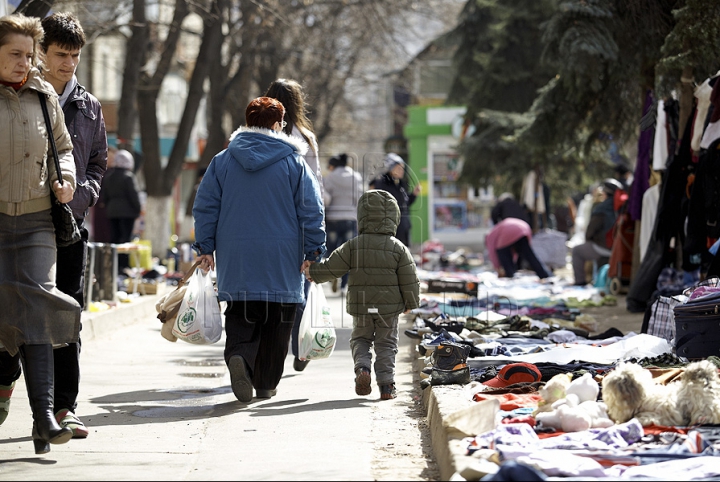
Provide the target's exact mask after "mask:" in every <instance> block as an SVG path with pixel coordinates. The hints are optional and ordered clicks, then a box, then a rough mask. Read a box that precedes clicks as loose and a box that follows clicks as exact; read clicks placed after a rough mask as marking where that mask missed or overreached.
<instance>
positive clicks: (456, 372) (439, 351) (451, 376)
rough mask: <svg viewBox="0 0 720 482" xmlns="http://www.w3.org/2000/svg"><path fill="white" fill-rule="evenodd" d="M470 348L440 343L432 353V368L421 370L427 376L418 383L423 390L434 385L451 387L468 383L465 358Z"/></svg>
mask: <svg viewBox="0 0 720 482" xmlns="http://www.w3.org/2000/svg"><path fill="white" fill-rule="evenodd" d="M470 351H471V347H470V346H468V345H467V344H464V343H455V342H442V343H440V344H439V345H438V346H437V348H435V350H434V351H433V352H432V355H431V358H432V366H431V367H425V368H423V370H422V372H423V373H424V374H426V375H429V376H428V377H427V378H424V379H423V380H421V381H420V386H421V387H422V388H423V389H424V388H427V387H429V386H435V385H453V384H461V385H464V384H466V383H470V368H469V367H468V366H467V357H468V355H469V354H470Z"/></svg>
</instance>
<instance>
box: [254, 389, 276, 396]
mask: <svg viewBox="0 0 720 482" xmlns="http://www.w3.org/2000/svg"><path fill="white" fill-rule="evenodd" d="M275 395H277V389H275V388H273V389H272V390H265V389H262V388H258V389H256V390H255V397H257V398H272V397H274V396H275Z"/></svg>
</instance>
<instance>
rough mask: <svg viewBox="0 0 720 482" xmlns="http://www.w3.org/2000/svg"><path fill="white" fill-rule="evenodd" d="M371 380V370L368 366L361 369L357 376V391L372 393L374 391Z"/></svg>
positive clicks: (360, 393) (363, 393)
mask: <svg viewBox="0 0 720 482" xmlns="http://www.w3.org/2000/svg"><path fill="white" fill-rule="evenodd" d="M371 382H372V379H371V376H370V370H368V369H367V368H361V369H359V370H358V371H357V373H356V376H355V393H357V394H358V395H370V392H372V385H371Z"/></svg>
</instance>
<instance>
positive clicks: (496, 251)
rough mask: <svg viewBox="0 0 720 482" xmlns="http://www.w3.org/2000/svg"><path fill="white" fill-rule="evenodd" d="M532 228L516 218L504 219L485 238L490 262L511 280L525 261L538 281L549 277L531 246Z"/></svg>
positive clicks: (548, 272) (548, 271)
mask: <svg viewBox="0 0 720 482" xmlns="http://www.w3.org/2000/svg"><path fill="white" fill-rule="evenodd" d="M531 240H532V228H531V227H530V225H529V224H528V223H527V222H525V221H523V220H522V219H518V218H505V219H503V220H502V221H500V222H499V223H497V224H496V225H495V226H493V228H492V229H491V230H490V232H489V233H488V234H487V235H486V236H485V248H486V250H487V252H488V256H489V258H490V262H491V263H492V264H493V267H494V268H495V269H496V270H497V271H498V272H499V273H500V274H501V275H504V276H506V277H508V278H512V277H513V276H514V275H515V272H516V271H517V270H518V269H520V266H521V263H522V261H523V260H525V261H527V262H528V264H529V265H530V267H531V268H532V270H533V271H535V274H537V275H538V277H539V278H540V279H543V278H547V277H549V276H550V270H549V269H548V268H547V267H546V266H545V264H544V263H543V262H542V261H540V260H539V259H538V257H537V255H536V254H535V251H533V249H532V246H531V244H530V243H531Z"/></svg>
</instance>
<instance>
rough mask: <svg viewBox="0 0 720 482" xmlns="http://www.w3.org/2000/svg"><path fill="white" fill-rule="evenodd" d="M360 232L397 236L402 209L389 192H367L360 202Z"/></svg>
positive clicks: (375, 190)
mask: <svg viewBox="0 0 720 482" xmlns="http://www.w3.org/2000/svg"><path fill="white" fill-rule="evenodd" d="M357 215H358V232H359V233H360V234H385V235H388V236H395V233H396V232H397V228H398V225H399V224H400V208H399V207H398V203H397V201H396V200H395V198H394V197H393V195H392V194H390V193H389V192H387V191H384V190H382V189H371V190H369V191H365V192H364V193H363V195H362V196H360V199H359V201H358V207H357Z"/></svg>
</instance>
